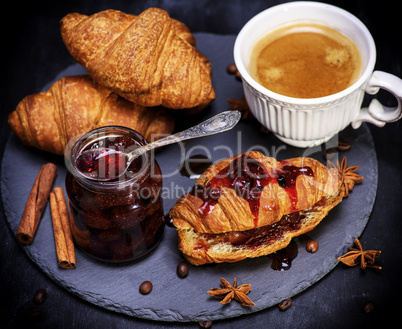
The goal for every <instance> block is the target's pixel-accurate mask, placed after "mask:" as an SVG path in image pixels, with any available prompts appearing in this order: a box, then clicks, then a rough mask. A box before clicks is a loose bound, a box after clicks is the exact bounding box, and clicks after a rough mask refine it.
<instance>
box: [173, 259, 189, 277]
mask: <svg viewBox="0 0 402 329" xmlns="http://www.w3.org/2000/svg"><path fill="white" fill-rule="evenodd" d="M176 272H177V275H178V276H179V277H181V278H185V277H186V276H187V275H188V265H187V263H184V262H182V263H179V264H178V265H177V268H176Z"/></svg>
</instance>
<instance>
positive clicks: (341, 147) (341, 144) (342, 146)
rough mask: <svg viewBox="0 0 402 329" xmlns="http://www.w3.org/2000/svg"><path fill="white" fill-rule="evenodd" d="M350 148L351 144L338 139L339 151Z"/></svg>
mask: <svg viewBox="0 0 402 329" xmlns="http://www.w3.org/2000/svg"><path fill="white" fill-rule="evenodd" d="M351 148H352V144H351V143H349V142H345V141H338V150H339V151H341V152H345V151H349V150H350V149H351Z"/></svg>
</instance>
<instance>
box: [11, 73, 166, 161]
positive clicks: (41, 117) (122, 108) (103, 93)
mask: <svg viewBox="0 0 402 329" xmlns="http://www.w3.org/2000/svg"><path fill="white" fill-rule="evenodd" d="M8 123H9V125H10V127H11V129H12V130H13V132H14V133H15V134H16V135H17V136H18V137H19V138H20V139H21V140H22V142H23V143H24V144H25V145H28V146H33V147H36V148H38V149H41V150H44V151H48V152H51V153H55V154H59V155H63V154H64V150H65V147H66V145H67V143H68V142H69V141H70V139H72V138H73V137H76V136H78V135H82V134H84V133H86V132H88V131H90V130H92V129H95V128H98V127H102V126H108V125H120V126H126V127H129V128H132V129H134V130H136V131H138V132H139V133H141V134H142V135H143V136H144V137H145V138H146V139H148V140H150V139H153V138H154V137H155V139H156V138H157V137H158V136H159V137H163V136H164V135H166V134H170V133H171V132H172V131H173V128H174V118H173V117H172V116H171V115H169V114H168V113H167V111H166V110H165V109H162V108H152V109H150V108H146V107H143V106H139V105H136V104H134V103H131V102H129V101H127V100H125V99H123V98H121V97H120V96H118V95H117V94H115V93H113V92H111V91H110V90H108V89H106V88H104V87H102V86H100V85H98V84H96V83H94V82H93V81H92V79H91V78H90V77H89V76H88V75H79V76H68V77H64V78H61V79H60V80H57V81H56V82H55V83H53V85H52V86H51V87H50V88H49V90H48V91H44V92H41V93H37V94H33V95H28V96H26V97H25V98H24V99H23V100H21V101H20V102H19V104H18V105H17V107H16V110H15V111H13V112H12V113H10V115H9V117H8Z"/></svg>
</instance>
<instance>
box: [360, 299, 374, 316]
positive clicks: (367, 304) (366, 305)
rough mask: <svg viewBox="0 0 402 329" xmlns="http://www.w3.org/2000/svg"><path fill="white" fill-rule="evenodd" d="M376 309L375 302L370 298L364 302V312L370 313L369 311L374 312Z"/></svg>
mask: <svg viewBox="0 0 402 329" xmlns="http://www.w3.org/2000/svg"><path fill="white" fill-rule="evenodd" d="M374 310H375V304H374V302H372V301H371V300H369V301H367V302H365V303H364V304H363V312H364V313H366V314H368V313H371V312H373V311H374Z"/></svg>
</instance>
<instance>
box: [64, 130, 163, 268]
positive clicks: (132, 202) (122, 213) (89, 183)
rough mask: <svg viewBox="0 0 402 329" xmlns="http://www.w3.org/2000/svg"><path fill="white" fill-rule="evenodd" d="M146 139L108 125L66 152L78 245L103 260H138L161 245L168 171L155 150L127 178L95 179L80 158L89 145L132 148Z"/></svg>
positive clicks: (133, 166)
mask: <svg viewBox="0 0 402 329" xmlns="http://www.w3.org/2000/svg"><path fill="white" fill-rule="evenodd" d="M146 143H147V141H146V140H145V138H144V137H143V136H142V135H140V134H139V133H138V132H136V131H134V130H132V129H129V128H125V127H120V126H107V127H102V128H98V129H95V130H92V131H90V132H89V133H87V134H85V135H84V136H82V137H81V138H80V139H79V140H78V141H77V142H76V143H75V144H74V146H73V147H72V148H71V151H66V157H65V159H66V160H65V161H66V165H67V168H68V173H67V176H66V192H67V196H68V200H69V207H70V213H71V216H70V221H71V223H70V224H71V228H72V235H73V238H74V241H75V243H76V245H77V246H78V247H80V248H81V249H82V250H83V251H84V252H86V253H87V254H88V255H90V256H92V257H94V258H96V259H98V260H101V261H106V262H113V263H120V262H127V261H132V260H136V259H139V258H141V257H143V256H145V255H146V254H148V253H149V252H150V251H152V250H153V249H154V248H155V247H156V246H157V244H158V243H159V241H160V240H161V238H162V235H163V229H164V222H163V202H162V198H161V189H162V174H161V170H160V167H159V165H158V163H157V162H156V160H155V159H154V158H153V157H151V152H147V153H145V154H144V155H142V156H140V157H139V158H137V159H135V160H134V161H133V162H132V163H131V164H130V166H129V169H128V171H127V173H126V174H125V175H123V176H122V177H120V178H118V179H116V180H112V181H99V180H91V179H88V178H85V177H84V176H82V175H81V174H80V173H79V172H78V171H77V161H76V160H77V157H78V156H79V154H80V153H81V152H83V151H84V150H88V149H97V148H102V147H105V148H111V149H113V150H116V151H126V152H127V151H129V150H131V149H134V148H136V147H139V146H141V145H144V144H146ZM68 154H70V155H68ZM111 165H113V163H112V164H111Z"/></svg>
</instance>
